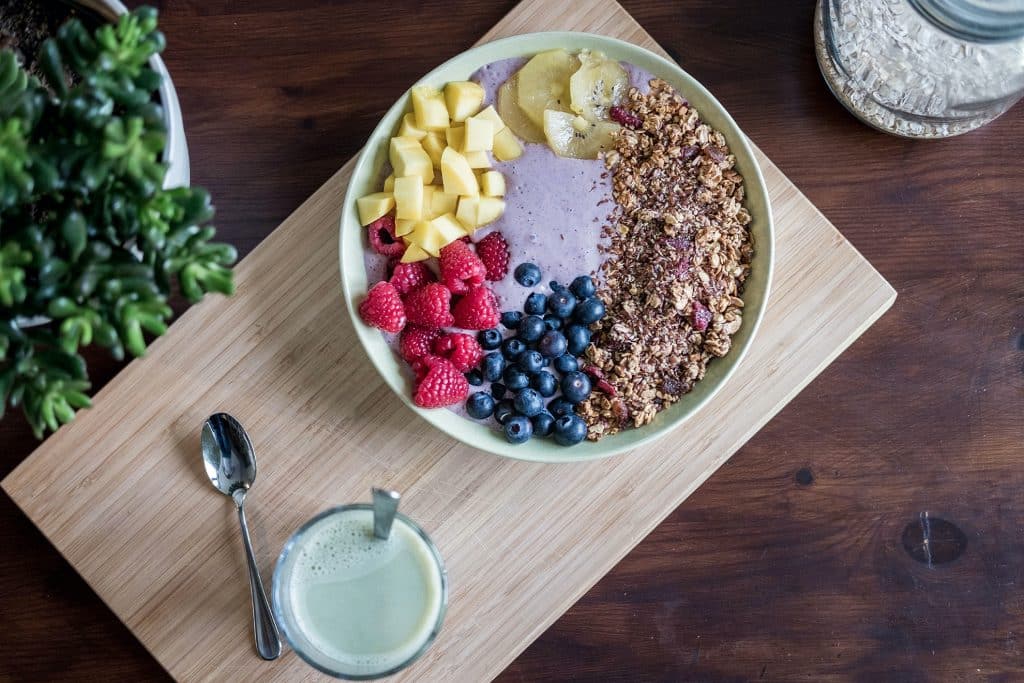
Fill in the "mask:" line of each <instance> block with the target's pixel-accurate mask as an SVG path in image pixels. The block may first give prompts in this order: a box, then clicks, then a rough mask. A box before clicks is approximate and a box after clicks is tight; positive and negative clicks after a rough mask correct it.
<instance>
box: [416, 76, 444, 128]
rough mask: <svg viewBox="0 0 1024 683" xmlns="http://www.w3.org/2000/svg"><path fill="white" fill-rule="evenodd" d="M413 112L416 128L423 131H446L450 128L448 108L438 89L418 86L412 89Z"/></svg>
mask: <svg viewBox="0 0 1024 683" xmlns="http://www.w3.org/2000/svg"><path fill="white" fill-rule="evenodd" d="M412 111H413V113H414V114H415V115H416V126H417V127H418V128H420V129H422V130H444V129H445V128H447V127H448V107H447V106H445V103H444V96H443V95H442V94H441V91H439V90H438V89H437V88H432V87H430V86H429V85H418V86H416V87H415V88H413V89H412Z"/></svg>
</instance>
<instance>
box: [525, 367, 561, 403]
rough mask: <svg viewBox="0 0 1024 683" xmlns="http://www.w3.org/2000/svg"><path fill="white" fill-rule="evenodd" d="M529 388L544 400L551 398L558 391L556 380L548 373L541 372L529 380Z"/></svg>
mask: <svg viewBox="0 0 1024 683" xmlns="http://www.w3.org/2000/svg"><path fill="white" fill-rule="evenodd" d="M530 386H531V387H533V388H534V389H536V390H537V393H538V394H540V395H541V396H543V397H544V398H551V397H552V396H554V395H555V392H556V391H558V380H557V379H555V376H554V375H552V374H551V373H550V372H546V371H544V370H541V371H540V372H538V373H537V374H536V375H534V376H533V377H531V378H530Z"/></svg>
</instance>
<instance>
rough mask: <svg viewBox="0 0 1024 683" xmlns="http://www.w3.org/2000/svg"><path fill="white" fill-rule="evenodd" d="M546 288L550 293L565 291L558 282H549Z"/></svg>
mask: <svg viewBox="0 0 1024 683" xmlns="http://www.w3.org/2000/svg"><path fill="white" fill-rule="evenodd" d="M548 288H549V289H550V290H551V291H552V292H557V291H558V290H560V289H565V287H564V286H563V285H562V284H561V283H560V282H559V281H558V280H552V281H551V282H549V283H548Z"/></svg>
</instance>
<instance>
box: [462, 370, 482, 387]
mask: <svg viewBox="0 0 1024 683" xmlns="http://www.w3.org/2000/svg"><path fill="white" fill-rule="evenodd" d="M466 381H467V382H469V383H470V385H471V386H474V387H478V386H480V385H481V384H483V383H484V376H483V375H481V374H480V371H479V370H470V371H469V372H467V373H466Z"/></svg>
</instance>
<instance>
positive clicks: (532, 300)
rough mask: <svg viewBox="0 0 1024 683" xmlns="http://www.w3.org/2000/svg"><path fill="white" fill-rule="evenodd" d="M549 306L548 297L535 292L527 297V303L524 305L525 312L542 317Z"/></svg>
mask: <svg viewBox="0 0 1024 683" xmlns="http://www.w3.org/2000/svg"><path fill="white" fill-rule="evenodd" d="M547 306H548V298H547V296H545V295H544V294H541V293H540V292H534V293H533V294H531V295H530V296H528V297H526V303H525V304H523V310H524V311H526V312H527V313H532V314H534V315H542V314H543V313H544V310H545V309H546V308H547Z"/></svg>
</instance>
